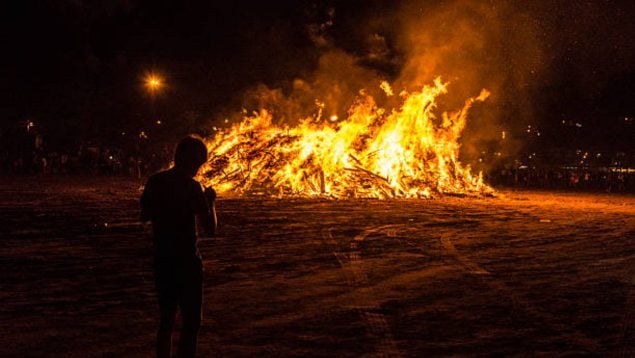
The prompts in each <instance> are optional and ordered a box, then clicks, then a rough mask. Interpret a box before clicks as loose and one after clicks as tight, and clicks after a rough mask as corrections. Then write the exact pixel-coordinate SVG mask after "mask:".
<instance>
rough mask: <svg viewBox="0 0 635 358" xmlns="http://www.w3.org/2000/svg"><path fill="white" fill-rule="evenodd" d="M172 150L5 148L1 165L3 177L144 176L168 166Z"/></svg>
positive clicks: (86, 145) (90, 146) (81, 146)
mask: <svg viewBox="0 0 635 358" xmlns="http://www.w3.org/2000/svg"><path fill="white" fill-rule="evenodd" d="M170 160H171V156H170V151H169V150H158V151H156V152H155V153H151V154H150V153H144V152H143V151H140V150H124V149H122V148H117V147H111V146H106V145H96V144H91V143H82V144H79V145H77V147H76V148H73V149H72V150H46V149H44V148H43V147H39V148H38V147H33V148H29V149H28V150H20V151H11V150H3V151H2V152H1V153H0V168H1V172H2V174H3V175H4V176H11V175H49V174H62V175H64V174H77V175H104V176H130V177H137V178H141V177H144V176H146V175H148V174H149V173H153V172H155V171H158V170H160V169H162V168H165V167H166V166H167V165H169V163H170Z"/></svg>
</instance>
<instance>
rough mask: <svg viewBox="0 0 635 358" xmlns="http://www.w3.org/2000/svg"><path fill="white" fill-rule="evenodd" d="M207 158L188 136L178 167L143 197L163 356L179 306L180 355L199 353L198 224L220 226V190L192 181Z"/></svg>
mask: <svg viewBox="0 0 635 358" xmlns="http://www.w3.org/2000/svg"><path fill="white" fill-rule="evenodd" d="M206 160H207V148H206V147H205V144H203V142H201V141H200V140H199V139H196V138H193V137H187V138H184V139H183V140H181V141H180V142H179V144H178V145H177V147H176V152H175V154H174V168H172V169H169V170H166V171H163V172H159V173H157V174H154V175H152V176H151V177H150V178H149V179H148V182H147V184H146V186H145V189H144V191H143V194H142V196H141V221H143V222H147V221H151V222H152V234H153V239H154V249H155V259H154V274H155V282H156V289H157V293H158V298H159V308H160V312H161V323H160V326H159V331H158V333H157V346H156V349H157V356H158V357H171V352H172V330H173V328H174V321H175V318H176V312H177V309H180V311H181V318H182V320H183V325H182V330H181V336H180V337H179V343H178V347H177V357H194V355H195V353H196V344H197V337H198V331H199V328H200V325H201V306H202V299H203V265H202V262H201V257H200V254H199V251H198V248H197V246H196V239H197V228H198V229H203V230H204V231H205V233H206V234H207V235H209V236H212V235H213V234H214V230H215V228H216V212H215V208H214V199H215V196H216V194H215V192H214V190H213V189H207V190H205V192H203V190H202V189H201V185H200V184H199V183H198V182H197V181H196V180H194V179H193V177H194V176H196V173H197V172H198V169H199V168H200V166H201V165H202V164H203V163H205V161H206ZM197 224H198V225H197Z"/></svg>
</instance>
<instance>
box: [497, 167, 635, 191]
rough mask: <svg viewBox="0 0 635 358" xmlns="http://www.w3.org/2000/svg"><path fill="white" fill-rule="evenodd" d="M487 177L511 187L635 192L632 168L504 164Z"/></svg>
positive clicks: (634, 174)
mask: <svg viewBox="0 0 635 358" xmlns="http://www.w3.org/2000/svg"><path fill="white" fill-rule="evenodd" d="M489 181H490V182H491V183H492V184H494V185H497V186H505V187H513V188H536V189H567V190H585V191H586V190H589V191H605V192H609V193H611V192H620V193H624V192H631V193H632V192H635V172H634V171H633V169H629V168H622V167H574V166H561V167H550V168H540V167H531V168H530V167H507V168H504V169H502V170H500V171H499V172H496V173H493V174H492V175H490V176H489Z"/></svg>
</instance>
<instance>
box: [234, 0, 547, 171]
mask: <svg viewBox="0 0 635 358" xmlns="http://www.w3.org/2000/svg"><path fill="white" fill-rule="evenodd" d="M373 4H374V5H375V6H371V7H370V10H365V11H361V10H358V9H352V10H351V9H349V10H351V11H349V13H346V12H345V11H346V9H344V10H342V11H343V12H344V13H338V11H340V9H339V8H327V9H326V10H325V11H324V14H323V16H322V17H321V21H320V22H315V23H311V24H309V25H308V26H307V29H306V31H307V33H308V35H309V38H310V39H311V41H313V43H314V45H315V47H316V48H318V49H319V50H320V52H321V54H322V55H321V56H320V58H319V60H318V61H317V65H316V67H315V71H313V73H312V74H311V75H309V76H306V77H305V78H301V79H300V78H296V79H293V80H290V81H289V82H288V83H286V84H285V85H283V86H279V87H276V88H271V87H269V86H265V85H259V86H257V87H255V88H253V89H252V90H250V91H249V92H248V94H247V95H246V96H245V98H246V100H245V102H244V103H245V108H247V109H248V110H250V111H251V110H254V109H257V108H268V109H270V110H272V111H273V112H274V117H275V118H276V119H277V120H278V121H282V122H285V123H289V124H293V123H295V122H296V121H297V120H298V119H302V118H306V117H309V116H315V114H316V113H318V111H319V110H320V108H321V110H322V111H323V112H324V113H322V114H323V115H327V116H330V115H333V114H335V115H338V116H340V117H342V116H343V115H344V114H345V111H346V109H347V108H348V107H349V106H350V104H351V103H352V101H353V100H354V98H355V97H356V96H357V95H358V93H359V90H360V89H365V90H366V92H367V93H369V94H371V95H374V96H375V98H376V99H377V100H378V103H379V104H380V105H387V106H390V105H396V104H398V103H395V101H398V98H396V97H397V96H395V97H391V98H386V97H385V96H382V94H381V92H380V90H379V83H380V82H381V81H382V80H389V82H391V83H392V87H393V89H394V90H395V91H396V92H397V93H398V92H400V91H402V90H406V91H414V90H419V89H421V88H422V87H423V86H424V85H426V84H430V83H431V82H432V81H433V80H434V79H435V78H436V77H439V76H440V77H441V78H442V80H443V81H448V82H450V85H449V87H448V89H449V92H448V94H447V95H444V96H442V98H440V105H439V111H443V110H449V111H451V110H456V109H459V108H461V107H462V105H463V103H464V101H465V100H466V99H468V98H470V97H474V96H477V95H478V94H479V92H480V90H481V89H483V88H486V89H488V90H489V91H490V92H491V97H490V98H489V99H488V101H487V102H486V103H484V104H479V105H477V106H475V108H474V109H473V111H472V113H471V115H470V120H469V122H468V126H467V128H466V130H465V132H464V135H463V137H462V152H461V154H462V156H463V158H464V159H466V160H467V161H471V162H476V163H477V162H478V158H481V159H485V162H489V163H492V162H493V161H494V160H495V159H501V158H504V157H506V156H513V155H514V154H516V153H515V151H516V150H518V148H521V145H519V143H518V142H516V141H515V140H514V138H513V137H512V136H511V135H510V134H511V133H512V132H513V131H512V129H516V128H520V127H523V126H526V124H527V123H531V121H532V120H533V118H534V110H533V106H532V102H531V96H532V94H533V93H532V91H533V90H532V88H533V87H532V86H531V84H532V83H534V82H536V80H537V78H539V77H540V76H542V73H543V69H544V60H543V58H544V53H543V51H542V48H541V46H542V45H541V41H540V40H539V38H538V35H537V34H538V32H539V28H538V27H539V26H538V23H537V22H535V21H534V19H533V17H532V16H530V14H529V12H528V11H524V10H523V9H522V8H521V6H520V5H510V3H503V2H499V1H490V0H469V1H468V0H455V1H436V2H431V1H429V0H428V1H424V0H411V1H406V2H402V3H398V5H396V4H390V5H377V3H373ZM353 10H354V11H357V12H358V13H361V15H359V14H358V15H357V16H349V15H351V13H353ZM316 100H317V101H316ZM391 101H393V102H391ZM320 106H321V107H320ZM502 132H505V133H506V135H505V136H503V135H502ZM503 137H504V138H503ZM483 152H485V154H483ZM495 154H496V155H498V156H495Z"/></svg>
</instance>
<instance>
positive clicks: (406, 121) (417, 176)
mask: <svg viewBox="0 0 635 358" xmlns="http://www.w3.org/2000/svg"><path fill="white" fill-rule="evenodd" d="M446 86H447V83H442V82H441V80H440V79H437V80H435V82H434V84H433V85H431V86H424V87H423V89H422V90H421V91H420V92H415V93H401V94H400V96H401V97H402V103H401V106H400V108H397V109H393V110H391V111H390V112H389V111H387V110H386V109H384V108H380V107H379V106H377V104H376V102H375V100H374V99H373V98H372V97H371V96H369V95H366V94H364V92H361V93H360V96H359V97H358V98H357V99H356V101H355V103H354V104H353V105H352V106H351V108H350V109H349V111H348V117H347V118H346V119H344V120H341V121H339V120H337V118H336V117H331V118H322V114H321V111H320V113H318V115H316V116H314V117H311V118H307V119H305V120H303V121H302V122H300V124H299V125H297V126H294V127H289V126H280V125H276V124H273V118H272V114H271V113H270V112H269V111H267V110H265V109H262V110H260V111H259V112H257V113H254V114H253V115H252V116H247V117H245V118H244V119H243V121H241V122H240V123H237V124H235V125H234V126H232V127H231V128H229V129H227V130H222V131H219V132H218V133H217V135H216V136H214V137H213V138H210V139H208V141H207V145H208V148H209V150H210V153H211V156H210V160H209V161H208V163H206V165H205V166H204V167H203V170H202V171H201V173H202V174H201V177H200V178H199V180H201V182H202V183H204V184H205V185H211V186H213V187H214V188H216V190H217V191H219V192H233V193H235V194H238V195H243V196H252V195H265V196H270V197H331V198H430V197H432V196H433V195H434V194H458V195H482V194H490V193H491V192H492V189H491V188H490V187H488V186H487V185H486V184H484V183H483V179H482V175H481V173H479V174H476V175H475V174H473V173H472V172H471V170H470V167H469V166H464V165H462V164H461V163H460V162H459V161H458V154H459V147H460V145H459V142H458V139H459V137H460V135H461V132H462V130H463V128H464V127H465V123H466V119H467V115H468V111H469V109H470V107H471V106H472V104H473V103H474V102H475V101H483V100H485V99H486V98H487V97H488V95H489V93H488V92H487V91H486V90H483V91H482V92H481V94H480V95H479V96H478V97H475V98H469V99H468V100H467V101H466V102H465V105H464V106H463V108H461V109H460V110H457V111H455V112H452V113H446V112H444V113H443V114H442V115H441V117H440V118H437V117H436V116H435V114H434V113H433V111H434V109H435V108H436V102H435V99H436V98H437V97H438V96H439V95H441V94H443V93H445V92H446V91H447V90H446ZM382 88H383V89H384V91H385V92H386V94H387V95H392V90H391V89H390V87H389V86H388V84H387V83H382Z"/></svg>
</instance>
